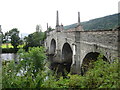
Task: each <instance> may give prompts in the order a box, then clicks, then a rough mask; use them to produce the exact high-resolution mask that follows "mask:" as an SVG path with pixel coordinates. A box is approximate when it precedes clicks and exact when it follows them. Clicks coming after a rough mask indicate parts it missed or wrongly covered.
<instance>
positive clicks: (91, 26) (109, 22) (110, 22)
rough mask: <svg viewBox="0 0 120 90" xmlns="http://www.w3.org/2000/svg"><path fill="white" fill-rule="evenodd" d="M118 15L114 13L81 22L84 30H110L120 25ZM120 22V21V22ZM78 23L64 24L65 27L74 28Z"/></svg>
mask: <svg viewBox="0 0 120 90" xmlns="http://www.w3.org/2000/svg"><path fill="white" fill-rule="evenodd" d="M118 15H120V13H119V14H113V15H108V16H105V17H101V18H96V19H92V20H89V21H86V22H81V24H82V26H83V28H84V30H108V29H114V28H116V27H118ZM119 23H120V22H119ZM76 26H77V23H75V24H71V25H68V26H64V29H69V28H74V27H76Z"/></svg>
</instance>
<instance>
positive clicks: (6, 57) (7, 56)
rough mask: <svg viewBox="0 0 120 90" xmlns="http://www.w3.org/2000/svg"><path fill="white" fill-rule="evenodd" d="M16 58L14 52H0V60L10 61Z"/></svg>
mask: <svg viewBox="0 0 120 90" xmlns="http://www.w3.org/2000/svg"><path fill="white" fill-rule="evenodd" d="M13 59H14V60H17V55H16V54H14V53H3V54H1V60H7V61H10V60H13Z"/></svg>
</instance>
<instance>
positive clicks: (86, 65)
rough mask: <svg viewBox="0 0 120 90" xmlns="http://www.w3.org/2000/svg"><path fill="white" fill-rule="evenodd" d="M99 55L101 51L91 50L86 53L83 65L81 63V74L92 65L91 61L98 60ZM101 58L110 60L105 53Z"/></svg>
mask: <svg viewBox="0 0 120 90" xmlns="http://www.w3.org/2000/svg"><path fill="white" fill-rule="evenodd" d="M99 55H100V53H99V52H89V53H87V54H86V55H85V57H84V59H83V62H82V65H81V74H82V75H83V74H84V73H85V72H86V71H87V70H88V68H90V67H91V64H90V63H93V62H95V61H97V59H98V56H99ZM101 58H102V59H103V60H104V61H108V59H107V58H106V57H105V56H104V55H103V56H102V57H101Z"/></svg>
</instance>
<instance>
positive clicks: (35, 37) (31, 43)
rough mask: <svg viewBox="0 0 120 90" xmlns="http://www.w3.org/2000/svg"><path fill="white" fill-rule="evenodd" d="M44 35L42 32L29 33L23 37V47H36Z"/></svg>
mask: <svg viewBox="0 0 120 90" xmlns="http://www.w3.org/2000/svg"><path fill="white" fill-rule="evenodd" d="M44 37H45V33H44V32H34V33H32V34H29V35H28V37H25V38H24V39H25V42H26V45H25V47H24V48H25V49H28V48H29V47H37V46H42V44H43V40H44Z"/></svg>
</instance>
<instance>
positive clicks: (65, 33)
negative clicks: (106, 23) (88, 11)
mask: <svg viewBox="0 0 120 90" xmlns="http://www.w3.org/2000/svg"><path fill="white" fill-rule="evenodd" d="M78 21H79V20H78ZM58 28H59V30H60V31H59V32H58V30H54V31H51V32H48V33H47V38H46V41H45V47H46V48H47V51H48V52H47V53H48V55H49V56H50V55H51V59H50V60H51V61H52V62H53V63H54V62H55V63H64V62H69V61H68V60H66V61H65V60H64V55H63V54H65V55H67V54H66V53H65V51H64V50H63V47H64V45H65V44H67V45H68V46H66V48H67V49H65V50H70V49H71V50H72V53H69V52H67V51H66V52H67V53H68V54H70V55H72V56H69V57H71V59H70V60H72V63H71V65H70V66H71V72H72V73H77V74H80V73H81V66H82V63H83V60H84V58H85V57H86V55H88V54H89V53H91V52H92V53H95V52H97V53H102V54H103V55H104V56H105V57H106V58H107V59H108V60H109V62H112V61H113V60H114V59H115V58H116V57H118V36H119V35H118V30H97V31H92V30H91V31H84V29H83V28H82V26H81V24H78V26H77V27H75V28H72V29H69V30H63V28H62V29H60V27H58ZM58 28H57V29H58ZM53 39H54V40H55V46H54V45H53V47H55V52H54V53H51V49H53V48H52V47H51V43H52V42H51V41H52V40H53ZM68 47H69V48H68Z"/></svg>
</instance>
